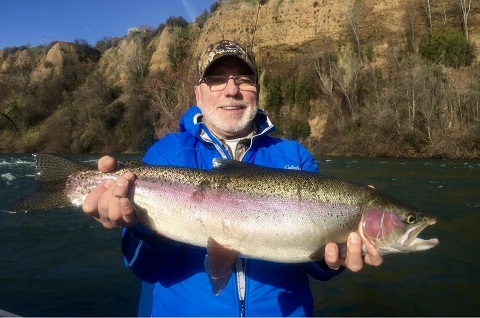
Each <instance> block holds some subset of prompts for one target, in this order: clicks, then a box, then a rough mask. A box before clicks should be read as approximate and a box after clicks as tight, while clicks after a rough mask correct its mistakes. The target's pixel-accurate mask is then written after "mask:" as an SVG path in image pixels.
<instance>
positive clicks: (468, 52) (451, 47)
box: [419, 28, 474, 68]
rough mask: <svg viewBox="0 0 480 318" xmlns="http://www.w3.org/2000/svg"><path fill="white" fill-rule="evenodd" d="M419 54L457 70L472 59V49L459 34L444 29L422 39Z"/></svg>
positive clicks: (468, 63)
mask: <svg viewBox="0 0 480 318" xmlns="http://www.w3.org/2000/svg"><path fill="white" fill-rule="evenodd" d="M419 53H420V55H421V56H422V57H423V58H426V59H428V60H430V61H432V62H435V63H439V64H444V65H446V66H451V67H455V68H459V67H461V66H468V65H470V64H471V63H472V61H473V59H474V55H473V48H472V46H471V45H470V44H469V43H468V41H467V39H466V38H465V37H464V36H463V34H462V33H461V32H458V31H455V30H452V29H449V28H445V29H442V30H440V31H438V32H435V33H432V34H428V35H426V36H424V37H423V38H422V40H421V41H420V45H419Z"/></svg>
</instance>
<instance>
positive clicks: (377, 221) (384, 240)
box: [359, 206, 439, 255]
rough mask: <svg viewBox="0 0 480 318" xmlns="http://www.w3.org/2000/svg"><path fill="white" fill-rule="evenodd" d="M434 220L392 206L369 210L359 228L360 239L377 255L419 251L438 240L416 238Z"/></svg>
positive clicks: (433, 218)
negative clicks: (371, 247)
mask: <svg viewBox="0 0 480 318" xmlns="http://www.w3.org/2000/svg"><path fill="white" fill-rule="evenodd" d="M436 222H437V219H436V218H435V217H432V216H428V215H425V214H423V213H421V212H417V211H415V210H413V209H408V208H404V207H395V206H393V207H392V206H388V207H387V206H370V207H369V208H367V209H366V211H365V213H364V214H363V217H362V221H361V222H360V225H359V232H360V234H361V235H362V237H363V238H364V239H366V240H368V241H369V242H371V243H372V244H373V245H374V246H375V247H376V248H377V249H378V251H379V253H380V254H381V255H385V254H390V253H408V252H416V251H423V250H427V249H430V248H433V247H435V246H437V245H438V244H439V240H438V239H436V238H432V239H426V240H425V239H421V238H419V237H418V234H420V232H422V231H423V230H424V229H425V228H426V227H427V226H429V225H433V224H435V223H436Z"/></svg>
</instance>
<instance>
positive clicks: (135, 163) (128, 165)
mask: <svg viewBox="0 0 480 318" xmlns="http://www.w3.org/2000/svg"><path fill="white" fill-rule="evenodd" d="M143 166H145V164H144V163H143V162H142V161H139V160H128V161H124V162H121V163H119V165H118V167H117V169H126V170H128V169H133V168H138V167H143Z"/></svg>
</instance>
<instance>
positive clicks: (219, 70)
mask: <svg viewBox="0 0 480 318" xmlns="http://www.w3.org/2000/svg"><path fill="white" fill-rule="evenodd" d="M209 75H254V72H253V70H252V69H251V68H250V66H249V65H248V64H247V63H246V62H245V61H244V60H242V59H240V58H238V57H235V56H224V57H221V58H219V59H217V60H216V61H214V62H213V63H212V64H211V65H210V66H209V67H208V68H207V69H206V70H205V76H209Z"/></svg>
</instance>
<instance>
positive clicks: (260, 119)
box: [179, 106, 275, 137]
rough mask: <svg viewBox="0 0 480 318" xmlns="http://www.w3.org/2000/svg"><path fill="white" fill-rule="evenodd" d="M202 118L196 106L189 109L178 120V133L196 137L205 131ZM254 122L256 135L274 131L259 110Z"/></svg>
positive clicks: (262, 112) (265, 115)
mask: <svg viewBox="0 0 480 318" xmlns="http://www.w3.org/2000/svg"><path fill="white" fill-rule="evenodd" d="M202 117H203V116H202V112H201V111H200V108H198V106H192V107H190V108H189V109H188V110H187V111H186V112H185V114H183V116H182V118H181V119H180V123H179V126H180V127H179V128H180V132H185V131H186V132H188V133H190V134H191V135H192V136H195V137H198V136H199V135H200V132H201V130H202V129H205V130H207V127H206V126H205V125H203V124H202ZM254 120H255V124H256V125H257V130H258V134H261V133H263V132H267V131H268V132H272V131H274V130H275V126H274V125H273V124H272V122H271V120H270V118H269V117H268V116H267V114H266V113H265V112H264V111H263V110H261V109H259V110H258V111H257V115H256V116H255V119H254Z"/></svg>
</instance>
